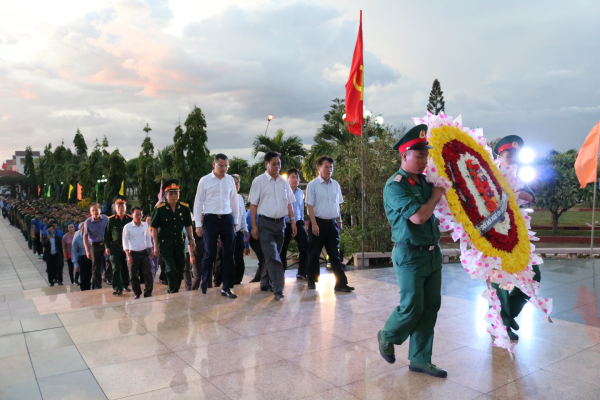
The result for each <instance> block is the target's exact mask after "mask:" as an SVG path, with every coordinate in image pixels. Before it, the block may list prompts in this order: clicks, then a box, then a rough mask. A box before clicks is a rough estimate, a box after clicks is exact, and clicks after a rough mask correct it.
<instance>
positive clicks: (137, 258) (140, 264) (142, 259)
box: [129, 250, 154, 297]
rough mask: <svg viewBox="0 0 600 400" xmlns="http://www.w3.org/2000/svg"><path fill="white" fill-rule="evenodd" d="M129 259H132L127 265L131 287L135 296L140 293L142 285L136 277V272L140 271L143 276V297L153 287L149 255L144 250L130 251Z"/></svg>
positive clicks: (148, 293)
mask: <svg viewBox="0 0 600 400" xmlns="http://www.w3.org/2000/svg"><path fill="white" fill-rule="evenodd" d="M129 254H131V260H132V261H133V262H132V264H131V265H129V275H130V276H131V289H132V290H133V293H134V294H135V295H136V296H140V295H141V294H142V287H141V286H140V279H139V278H138V272H140V271H141V273H142V275H143V276H144V297H148V296H151V295H152V289H153V287H154V280H153V279H152V263H150V256H149V255H148V252H147V251H146V250H144V251H130V252H129Z"/></svg>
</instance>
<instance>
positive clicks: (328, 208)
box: [306, 176, 344, 219]
mask: <svg viewBox="0 0 600 400" xmlns="http://www.w3.org/2000/svg"><path fill="white" fill-rule="evenodd" d="M343 202H344V198H343V197H342V190H341V189H340V184H339V183H337V181H335V180H333V179H329V183H327V182H325V179H323V178H321V177H320V176H318V177H316V178H315V179H313V180H312V181H310V182H309V183H308V185H307V186H306V204H308V205H309V206H312V207H313V211H314V213H315V217H317V218H321V219H334V218H337V217H339V216H340V204H342V203H343Z"/></svg>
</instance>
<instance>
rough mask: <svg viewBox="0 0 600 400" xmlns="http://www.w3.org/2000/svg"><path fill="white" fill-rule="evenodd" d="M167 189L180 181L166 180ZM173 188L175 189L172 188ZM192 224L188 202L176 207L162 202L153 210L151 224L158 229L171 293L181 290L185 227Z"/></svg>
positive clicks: (160, 248) (159, 246)
mask: <svg viewBox="0 0 600 400" xmlns="http://www.w3.org/2000/svg"><path fill="white" fill-rule="evenodd" d="M165 186H166V188H165V191H168V190H170V189H169V188H175V187H176V188H177V189H176V190H178V191H179V181H177V180H175V179H171V180H169V181H167V182H165ZM171 190H173V189H171ZM191 225H192V212H191V211H190V207H189V206H188V204H187V203H183V202H180V201H178V202H177V205H176V206H175V209H172V208H171V206H170V205H169V203H167V202H165V203H161V204H159V205H158V206H156V207H155V208H154V210H153V211H152V219H151V221H150V226H151V227H152V228H156V229H158V248H159V250H160V255H161V257H162V259H163V261H164V263H165V273H166V275H167V284H168V292H169V293H177V292H179V288H180V287H181V281H182V280H183V270H184V268H185V238H184V236H183V229H184V228H185V227H186V226H191Z"/></svg>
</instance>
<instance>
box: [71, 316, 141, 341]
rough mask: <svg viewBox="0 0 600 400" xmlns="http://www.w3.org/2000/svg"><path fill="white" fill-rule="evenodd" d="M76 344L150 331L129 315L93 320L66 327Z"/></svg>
mask: <svg viewBox="0 0 600 400" xmlns="http://www.w3.org/2000/svg"><path fill="white" fill-rule="evenodd" d="M65 329H66V330H67V332H69V335H70V336H71V338H72V339H73V342H74V343H75V344H79V343H89V342H95V341H97V340H106V339H113V338H117V337H122V336H129V335H141V334H143V333H146V332H148V331H147V330H146V329H144V328H143V327H142V326H141V325H140V324H138V323H137V322H135V321H134V320H133V319H131V318H130V317H128V316H124V317H122V318H120V319H110V320H107V321H99V322H93V323H91V324H83V325H72V326H67V327H65Z"/></svg>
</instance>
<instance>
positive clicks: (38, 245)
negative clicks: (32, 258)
mask: <svg viewBox="0 0 600 400" xmlns="http://www.w3.org/2000/svg"><path fill="white" fill-rule="evenodd" d="M33 243H34V250H35V252H34V253H36V254H38V255H39V254H42V253H43V251H44V249H42V232H36V233H35V237H34V240H33Z"/></svg>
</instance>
